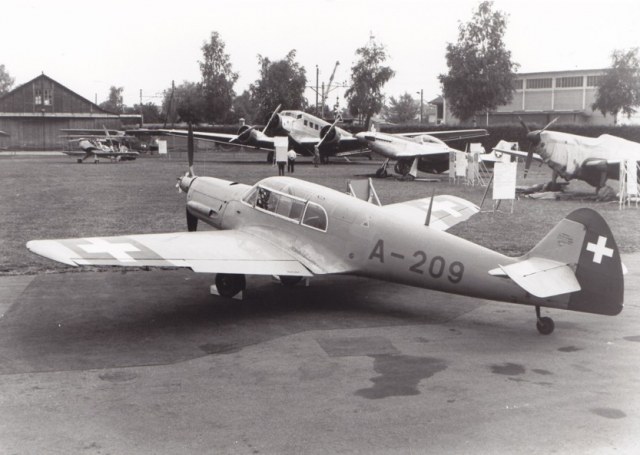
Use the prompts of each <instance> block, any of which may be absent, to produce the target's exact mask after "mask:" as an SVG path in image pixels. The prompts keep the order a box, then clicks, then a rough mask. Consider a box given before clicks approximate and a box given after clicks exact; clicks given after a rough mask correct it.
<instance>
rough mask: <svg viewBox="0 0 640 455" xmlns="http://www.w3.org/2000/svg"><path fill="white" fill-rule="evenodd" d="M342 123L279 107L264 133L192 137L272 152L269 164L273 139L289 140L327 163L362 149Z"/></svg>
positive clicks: (244, 129) (246, 130)
mask: <svg viewBox="0 0 640 455" xmlns="http://www.w3.org/2000/svg"><path fill="white" fill-rule="evenodd" d="M339 120H340V119H339V118H337V119H336V121H334V122H333V123H329V122H327V121H325V120H322V119H320V118H318V117H315V116H313V115H311V114H307V113H306V112H303V111H296V110H285V111H280V106H278V108H276V110H275V111H274V112H273V113H272V114H271V117H270V118H269V121H268V122H267V124H266V125H265V126H264V128H263V129H262V130H259V129H257V128H256V127H255V126H249V125H243V126H241V127H240V129H239V130H238V133H237V134H224V133H210V132H203V131H194V132H193V137H194V138H196V139H200V140H205V141H213V142H221V143H227V144H237V145H243V146H249V147H255V148H258V149H265V150H269V153H268V154H267V162H268V163H271V162H272V161H273V150H274V136H288V137H289V149H293V150H295V151H296V153H298V154H300V155H302V156H314V155H315V149H316V147H317V148H318V152H319V154H320V158H321V160H322V161H325V162H326V160H327V159H328V157H330V156H334V155H336V154H338V153H340V152H343V153H344V152H350V151H354V150H360V149H362V148H363V145H362V144H361V143H360V142H359V141H358V140H357V139H356V138H355V137H354V136H353V135H352V134H351V133H349V132H348V131H346V130H344V129H342V128H340V127H338V126H336V125H337V123H338V121H339ZM159 132H161V133H164V134H168V135H171V136H180V137H187V135H188V131H187V130H166V129H161V130H159Z"/></svg>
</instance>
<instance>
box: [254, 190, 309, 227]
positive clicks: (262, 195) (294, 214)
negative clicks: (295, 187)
mask: <svg viewBox="0 0 640 455" xmlns="http://www.w3.org/2000/svg"><path fill="white" fill-rule="evenodd" d="M243 202H245V203H247V204H249V205H251V206H252V207H256V208H258V209H261V210H265V211H267V212H271V213H275V214H276V215H280V216H281V217H284V218H289V219H290V220H293V221H296V222H300V218H302V212H304V207H305V201H304V200H302V199H299V198H296V197H293V196H289V195H287V194H283V193H280V192H277V191H272V190H270V189H267V188H263V187H261V186H258V187H255V188H254V189H253V190H251V191H250V192H249V194H247V195H246V196H245V197H244V199H243Z"/></svg>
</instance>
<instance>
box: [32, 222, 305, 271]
mask: <svg viewBox="0 0 640 455" xmlns="http://www.w3.org/2000/svg"><path fill="white" fill-rule="evenodd" d="M27 248H28V249H29V250H30V251H31V252H33V253H36V254H38V255H40V256H44V257H46V258H49V259H52V260H54V261H58V262H61V263H63V264H67V265H71V266H79V265H106V266H122V267H145V266H147V267H149V266H150V267H187V268H190V269H191V270H193V271H194V272H199V273H223V272H224V273H239V274H251V275H293V276H311V275H312V273H311V272H310V271H309V269H307V268H306V267H305V266H304V265H303V264H302V263H301V262H300V261H298V260H296V259H295V258H293V257H292V256H291V255H289V254H288V253H287V252H286V251H284V250H283V249H281V248H279V247H277V246H274V245H272V244H269V243H267V242H264V241H263V240H261V239H260V238H258V237H255V236H254V235H251V234H248V233H245V232H241V231H234V230H230V231H203V232H177V233H169V234H143V235H129V236H119V237H89V238H75V239H62V240H32V241H30V242H28V243H27Z"/></svg>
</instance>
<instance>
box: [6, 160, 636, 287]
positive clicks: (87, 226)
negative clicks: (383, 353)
mask: <svg viewBox="0 0 640 455" xmlns="http://www.w3.org/2000/svg"><path fill="white" fill-rule="evenodd" d="M265 156H266V154H265V153H264V152H257V151H240V152H228V151H225V150H220V151H211V152H201V153H198V154H197V156H196V173H197V174H198V175H212V176H216V177H220V178H225V179H230V180H237V181H240V182H243V183H249V184H251V183H255V182H256V181H258V180H260V179H262V178H264V177H268V176H271V175H275V174H277V171H276V169H275V168H273V167H271V166H269V165H266V164H264V161H265ZM185 161H186V158H185V157H184V154H182V153H174V154H172V156H171V157H170V158H158V157H151V158H143V159H139V160H136V161H133V162H125V163H116V164H112V163H108V162H104V163H100V164H98V165H95V164H76V163H75V162H74V161H73V160H72V159H70V158H68V157H44V158H43V157H2V158H0V181H1V182H2V186H1V187H0V213H2V218H1V219H0V275H7V274H28V273H41V272H50V271H70V270H77V269H72V268H70V267H67V266H65V265H62V264H57V263H54V262H53V261H49V260H47V259H44V258H40V257H39V256H36V255H34V254H31V253H30V252H29V251H28V250H27V249H26V248H25V246H24V245H25V243H26V242H27V241H29V240H32V239H47V238H49V239H55V238H65V237H90V236H106V235H121V234H143V233H152V232H172V231H182V230H185V229H186V227H185V224H186V223H185V215H184V213H185V207H184V204H185V195H184V194H178V192H177V190H176V188H175V183H176V178H177V177H178V176H180V175H182V174H184V172H185V170H186V165H185ZM378 164H379V162H378V161H375V160H374V161H369V160H366V159H363V160H358V161H355V162H353V163H345V162H343V161H342V160H335V159H334V164H331V165H328V166H321V167H319V168H314V167H313V166H312V165H311V164H310V162H309V161H306V160H299V163H298V164H297V166H296V173H295V176H296V177H298V178H302V179H305V180H309V181H313V182H316V183H320V184H322V185H326V186H328V187H331V188H334V189H337V190H342V191H343V190H345V189H346V181H347V180H349V179H353V178H357V177H355V176H356V175H363V174H371V173H373V172H374V171H375V169H376V167H377V165H378ZM521 175H522V172H519V173H518V176H519V179H521ZM549 175H550V172H549V170H548V169H547V168H546V167H542V168H537V167H535V168H534V169H533V172H532V173H530V176H529V177H528V178H527V180H526V181H519V184H534V183H539V182H544V181H547V180H548V178H549ZM438 177H440V178H441V179H442V180H441V182H439V183H427V182H398V181H396V180H395V179H392V178H389V179H385V180H375V182H374V185H375V187H376V191H377V193H378V195H379V197H380V199H381V201H382V203H383V204H388V203H392V202H401V201H405V200H410V199H416V198H421V197H425V196H429V195H431V192H432V191H433V189H434V188H435V191H436V194H454V195H457V196H460V197H463V198H465V199H468V200H470V201H472V202H475V203H477V204H479V203H480V201H481V199H482V195H483V193H484V190H485V189H484V187H480V186H476V187H470V186H466V185H462V184H458V185H453V184H450V183H449V182H448V180H447V177H446V175H445V176H438ZM611 183H612V184H613V185H615V184H616V183H617V182H611ZM570 189H571V190H572V191H576V192H579V193H583V194H584V195H585V199H588V198H589V196H590V195H591V194H593V190H592V189H591V188H590V187H588V186H587V185H585V184H582V183H581V182H572V183H571V185H570ZM584 206H589V207H593V208H595V209H596V210H598V211H599V212H600V213H602V214H603V216H604V217H605V218H606V219H607V221H608V222H609V224H610V226H611V228H612V230H613V232H614V235H615V236H616V241H617V243H618V245H619V247H620V248H621V250H622V251H623V252H636V251H640V232H639V230H638V224H637V220H638V214H639V213H640V209H634V208H632V209H628V210H623V211H620V210H619V209H618V204H617V203H603V202H594V201H585V200H571V201H551V200H532V199H520V200H518V201H516V202H515V204H514V212H513V214H511V213H509V209H510V204H509V203H506V204H505V203H503V205H502V207H501V209H502V210H504V211H503V212H497V213H490V212H489V213H480V214H478V215H476V216H474V217H473V218H471V219H470V220H469V221H468V222H466V223H463V224H461V225H458V226H455V227H454V228H453V229H452V230H451V232H452V233H454V234H456V235H459V236H461V237H464V238H466V239H468V240H471V241H473V242H476V243H479V244H481V245H484V246H487V247H489V248H492V249H495V250H498V251H501V252H503V253H505V254H509V255H518V254H521V253H524V252H526V251H528V250H529V249H530V248H532V247H533V246H534V245H535V244H536V243H537V242H538V241H539V240H540V239H541V238H542V237H543V236H544V235H545V234H546V233H547V231H548V230H549V229H551V227H552V226H553V225H555V224H556V223H557V222H558V221H559V220H560V219H562V217H564V216H565V215H566V214H568V213H569V212H570V211H572V210H573V209H576V208H578V207H584ZM485 207H486V208H487V209H489V208H490V207H491V201H490V200H489V201H487V202H485Z"/></svg>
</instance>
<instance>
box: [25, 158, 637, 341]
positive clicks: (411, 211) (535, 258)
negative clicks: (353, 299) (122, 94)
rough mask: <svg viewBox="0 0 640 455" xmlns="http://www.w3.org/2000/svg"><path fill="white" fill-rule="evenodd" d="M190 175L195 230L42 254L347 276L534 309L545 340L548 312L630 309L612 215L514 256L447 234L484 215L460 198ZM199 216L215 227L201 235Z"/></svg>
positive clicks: (33, 245)
mask: <svg viewBox="0 0 640 455" xmlns="http://www.w3.org/2000/svg"><path fill="white" fill-rule="evenodd" d="M189 164H190V166H189V172H188V173H187V174H186V175H185V176H183V177H181V178H180V179H179V181H178V186H179V188H180V189H181V190H182V191H185V192H186V193H187V205H186V213H187V227H188V231H189V232H174V233H168V234H144V235H122V236H117V237H88V238H72V239H63V240H33V241H30V242H28V243H27V248H28V249H29V250H31V251H32V252H34V253H36V254H39V255H42V256H45V257H47V258H50V259H53V260H55V261H59V262H62V263H64V264H68V265H71V266H79V265H110V266H154V267H187V268H190V269H192V270H193V271H194V272H201V273H215V274H216V278H215V283H216V286H217V290H218V292H219V294H220V295H222V296H226V297H230V296H234V295H236V294H238V293H240V292H241V291H242V290H243V289H245V287H246V281H245V275H247V274H248V275H277V276H279V277H280V279H281V282H282V283H283V284H285V285H293V284H295V283H296V282H298V281H299V280H301V279H302V278H303V277H312V276H318V275H327V274H349V275H356V276H361V277H369V278H375V279H379V280H383V281H389V282H395V283H402V284H406V285H410V286H417V287H421V288H427V289H434V290H438V291H443V292H447V293H453V294H460V295H468V296H472V297H478V298H482V299H490V300H497V301H503V302H510V303H520V304H525V305H531V306H534V307H535V309H536V315H537V324H536V325H537V328H538V331H539V332H540V333H542V334H549V333H551V332H552V331H553V329H554V323H553V320H552V319H551V318H549V317H541V315H540V308H541V307H549V308H558V309H566V310H573V311H581V312H587V313H595V314H604V315H616V314H618V313H620V311H621V310H622V304H623V292H624V289H623V288H624V286H623V274H622V265H621V262H620V254H619V251H618V248H617V246H616V242H615V240H614V238H613V234H612V233H611V230H610V229H609V227H608V226H607V223H606V222H605V220H604V219H603V218H602V217H601V216H600V215H599V214H598V213H597V212H595V211H593V210H591V209H578V210H575V211H574V212H572V213H570V214H569V215H568V216H567V217H566V218H564V219H563V220H562V221H560V223H559V224H557V225H556V226H555V227H554V228H553V229H552V230H551V231H550V232H549V233H548V234H547V236H546V237H544V238H543V239H542V240H541V241H540V242H539V243H538V244H537V245H536V246H535V247H534V248H533V249H532V250H531V251H529V252H528V253H527V254H525V255H523V256H521V257H515V258H514V257H508V256H504V255H502V254H500V253H498V252H495V251H492V250H490V249H487V248H485V247H482V246H480V245H477V244H474V243H471V242H469V241H467V240H464V239H462V238H459V237H456V236H454V235H452V234H450V233H447V232H446V230H447V229H448V228H450V227H451V226H453V225H455V224H456V223H459V222H460V221H463V220H466V219H468V218H469V217H470V216H471V215H473V214H474V213H476V212H478V211H479V208H478V207H477V206H475V205H474V204H472V203H470V202H468V201H465V200H464V199H460V198H458V197H454V196H436V197H432V198H423V199H417V200H412V201H408V202H403V203H396V204H390V205H385V206H379V205H377V204H373V203H370V202H366V201H364V200H361V199H358V198H357V197H354V196H351V195H349V194H345V193H341V192H338V191H335V190H333V189H329V188H327V187H324V186H321V185H317V184H314V183H309V182H306V181H302V180H298V179H294V178H290V177H268V178H265V179H264V180H261V181H259V182H258V183H256V184H255V185H253V186H250V185H245V184H241V183H237V182H232V181H228V180H223V179H219V178H214V177H196V176H195V175H193V172H192V169H193V168H192V164H193V151H192V149H190V151H189ZM198 220H200V221H203V222H205V223H207V224H209V225H211V226H213V227H215V228H217V229H218V230H217V231H202V232H196V229H197V224H198Z"/></svg>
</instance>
